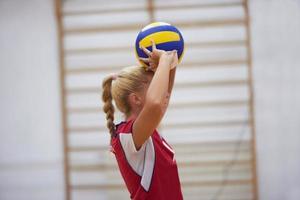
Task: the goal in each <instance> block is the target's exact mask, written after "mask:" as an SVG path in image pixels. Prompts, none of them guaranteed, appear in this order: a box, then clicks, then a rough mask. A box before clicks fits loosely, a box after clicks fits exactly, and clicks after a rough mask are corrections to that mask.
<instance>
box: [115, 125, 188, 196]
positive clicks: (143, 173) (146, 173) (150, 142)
mask: <svg viewBox="0 0 300 200" xmlns="http://www.w3.org/2000/svg"><path fill="white" fill-rule="evenodd" d="M133 122H134V121H133V120H130V121H126V122H121V123H120V124H118V125H117V127H116V133H117V134H116V137H114V138H113V139H112V151H113V153H114V154H115V157H116V160H117V162H118V166H119V169H120V172H121V175H122V177H123V179H124V181H125V184H126V186H127V189H128V191H129V193H130V198H131V199H134V200H142V199H147V200H170V199H172V200H181V199H183V197H182V193H181V187H180V180H179V176H178V169H177V164H176V160H175V157H174V151H173V150H172V148H171V147H170V145H168V143H167V142H166V141H165V140H164V139H163V138H162V137H161V136H160V135H159V134H158V132H157V131H156V130H155V131H154V132H153V134H152V136H151V137H149V138H148V139H147V141H146V142H145V143H144V144H143V145H142V147H141V148H140V149H139V150H138V151H137V150H136V148H135V145H134V142H133V139H132V124H133Z"/></svg>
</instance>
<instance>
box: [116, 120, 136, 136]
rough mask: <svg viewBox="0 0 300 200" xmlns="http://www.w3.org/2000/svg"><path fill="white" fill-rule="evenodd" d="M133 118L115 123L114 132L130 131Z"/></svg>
mask: <svg viewBox="0 0 300 200" xmlns="http://www.w3.org/2000/svg"><path fill="white" fill-rule="evenodd" d="M133 123H134V120H129V121H122V122H120V123H118V124H117V125H116V133H117V135H118V134H119V133H125V134H126V133H132V125H133Z"/></svg>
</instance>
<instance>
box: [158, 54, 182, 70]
mask: <svg viewBox="0 0 300 200" xmlns="http://www.w3.org/2000/svg"><path fill="white" fill-rule="evenodd" d="M161 60H165V61H166V62H168V63H169V66H170V70H171V69H174V68H175V67H176V66H177V65H178V55H177V51H176V50H173V51H167V53H166V54H163V55H162V56H161Z"/></svg>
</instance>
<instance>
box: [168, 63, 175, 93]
mask: <svg viewBox="0 0 300 200" xmlns="http://www.w3.org/2000/svg"><path fill="white" fill-rule="evenodd" d="M176 69H177V67H174V68H173V69H172V70H171V71H170V75H169V87H168V93H169V94H170V95H171V93H172V90H173V85H174V81H175V75H176Z"/></svg>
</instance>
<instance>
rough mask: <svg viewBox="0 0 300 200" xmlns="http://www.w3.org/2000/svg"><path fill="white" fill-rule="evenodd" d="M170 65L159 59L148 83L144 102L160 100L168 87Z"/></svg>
mask: <svg viewBox="0 0 300 200" xmlns="http://www.w3.org/2000/svg"><path fill="white" fill-rule="evenodd" d="M169 77H170V66H169V63H168V62H166V61H165V60H164V59H163V58H162V59H160V61H159V64H158V67H157V69H156V72H155V73H154V76H153V78H152V81H151V83H150V85H149V88H148V91H147V95H146V102H147V101H152V102H153V101H156V102H162V101H163V100H164V99H165V97H166V94H167V92H168V89H169Z"/></svg>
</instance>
